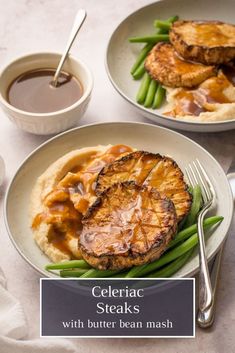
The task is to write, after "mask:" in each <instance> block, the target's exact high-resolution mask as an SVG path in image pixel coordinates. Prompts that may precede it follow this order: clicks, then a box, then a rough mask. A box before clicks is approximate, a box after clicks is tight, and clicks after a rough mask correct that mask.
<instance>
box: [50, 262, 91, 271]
mask: <svg viewBox="0 0 235 353" xmlns="http://www.w3.org/2000/svg"><path fill="white" fill-rule="evenodd" d="M90 267H91V266H90V265H89V264H88V263H87V262H86V261H84V260H70V261H63V262H57V263H53V264H48V265H46V266H45V269H46V270H64V269H67V268H68V269H71V268H90Z"/></svg>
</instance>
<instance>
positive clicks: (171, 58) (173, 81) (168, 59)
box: [145, 43, 217, 88]
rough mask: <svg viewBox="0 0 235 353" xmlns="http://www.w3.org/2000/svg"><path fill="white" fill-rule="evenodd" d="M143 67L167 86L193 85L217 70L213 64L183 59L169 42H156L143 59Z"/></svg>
mask: <svg viewBox="0 0 235 353" xmlns="http://www.w3.org/2000/svg"><path fill="white" fill-rule="evenodd" d="M145 68H146V70H147V71H148V73H149V74H150V76H151V77H152V78H153V79H154V80H157V81H159V82H160V83H162V84H163V85H164V86H168V87H188V88H190V87H194V86H197V85H199V84H200V83H201V82H203V81H204V80H206V79H207V78H208V77H211V76H214V75H216V72H217V69H216V67H215V66H206V65H203V64H200V63H194V62H190V61H185V60H184V59H183V58H181V57H179V55H178V54H177V52H176V51H175V49H174V47H173V46H172V44H170V43H158V44H156V45H155V46H154V47H153V49H152V50H151V52H150V53H149V55H148V56H147V58H146V60H145Z"/></svg>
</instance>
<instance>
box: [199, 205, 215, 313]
mask: <svg viewBox="0 0 235 353" xmlns="http://www.w3.org/2000/svg"><path fill="white" fill-rule="evenodd" d="M208 208H209V207H208ZM208 208H205V209H204V210H203V211H202V212H201V213H200V214H199V217H198V237H199V248H200V251H199V267H200V271H199V310H200V311H205V310H206V309H208V308H209V307H210V305H211V304H212V300H213V293H212V287H211V280H210V274H209V269H208V262H207V258H206V247H205V237H204V231H203V219H204V216H205V214H206V213H207V211H208Z"/></svg>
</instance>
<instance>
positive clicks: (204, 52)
mask: <svg viewBox="0 0 235 353" xmlns="http://www.w3.org/2000/svg"><path fill="white" fill-rule="evenodd" d="M195 22H196V21H195ZM198 22H200V21H198ZM201 22H211V23H215V24H221V25H222V24H223V22H221V21H201ZM184 23H187V21H176V22H174V24H173V25H172V27H171V29H170V31H169V38H170V42H171V43H172V45H173V46H174V48H175V50H176V52H178V53H179V54H180V55H181V56H182V57H183V59H185V60H191V61H193V62H199V63H202V64H205V65H219V64H222V63H226V62H229V61H231V60H233V57H235V47H234V46H226V47H225V46H220V45H218V46H215V47H208V46H207V45H197V44H196V45H192V44H187V43H186V42H185V40H184V39H183V38H182V36H181V35H180V34H179V33H177V32H176V31H175V30H174V29H175V28H177V27H180V26H181V25H182V24H184ZM230 51H232V52H233V55H232V58H231V57H230V55H228V54H229V53H230ZM213 58H216V59H213ZM222 58H223V59H222Z"/></svg>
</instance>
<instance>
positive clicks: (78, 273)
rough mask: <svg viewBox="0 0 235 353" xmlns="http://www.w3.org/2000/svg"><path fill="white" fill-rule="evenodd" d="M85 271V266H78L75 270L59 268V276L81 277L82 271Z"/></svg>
mask: <svg viewBox="0 0 235 353" xmlns="http://www.w3.org/2000/svg"><path fill="white" fill-rule="evenodd" d="M86 272H87V269H85V268H78V269H77V270H74V271H73V270H61V271H60V277H71V278H72V277H81V275H83V274H84V273H86Z"/></svg>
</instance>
